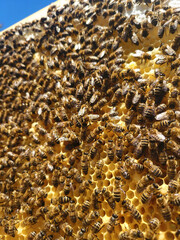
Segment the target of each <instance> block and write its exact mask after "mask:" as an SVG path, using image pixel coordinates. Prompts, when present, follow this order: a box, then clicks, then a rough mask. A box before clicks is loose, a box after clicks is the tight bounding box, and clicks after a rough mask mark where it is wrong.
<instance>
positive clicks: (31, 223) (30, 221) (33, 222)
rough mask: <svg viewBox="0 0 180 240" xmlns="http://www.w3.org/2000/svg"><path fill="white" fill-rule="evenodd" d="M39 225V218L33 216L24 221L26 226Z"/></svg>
mask: <svg viewBox="0 0 180 240" xmlns="http://www.w3.org/2000/svg"><path fill="white" fill-rule="evenodd" d="M36 223H37V217H34V216H31V217H26V218H25V219H24V224H25V225H29V224H30V225H34V224H36Z"/></svg>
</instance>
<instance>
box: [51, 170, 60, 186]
mask: <svg viewBox="0 0 180 240" xmlns="http://www.w3.org/2000/svg"><path fill="white" fill-rule="evenodd" d="M59 177H60V172H59V171H58V170H57V169H55V170H54V171H53V174H52V185H53V186H54V187H57V186H58V185H59Z"/></svg>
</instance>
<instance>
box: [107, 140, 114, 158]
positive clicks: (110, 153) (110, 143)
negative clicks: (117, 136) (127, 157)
mask: <svg viewBox="0 0 180 240" xmlns="http://www.w3.org/2000/svg"><path fill="white" fill-rule="evenodd" d="M107 155H108V158H109V160H110V161H113V160H114V143H113V140H108V150H107Z"/></svg>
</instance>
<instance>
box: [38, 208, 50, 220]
mask: <svg viewBox="0 0 180 240" xmlns="http://www.w3.org/2000/svg"><path fill="white" fill-rule="evenodd" d="M47 212H48V208H47V207H40V208H38V209H37V211H36V214H35V215H36V217H37V218H39V217H43V218H44V216H45V214H46V213H47Z"/></svg>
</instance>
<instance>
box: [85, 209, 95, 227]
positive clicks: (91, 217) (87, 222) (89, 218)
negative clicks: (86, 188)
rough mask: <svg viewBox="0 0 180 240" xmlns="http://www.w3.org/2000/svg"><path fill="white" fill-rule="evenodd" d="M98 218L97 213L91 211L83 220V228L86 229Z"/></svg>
mask: <svg viewBox="0 0 180 240" xmlns="http://www.w3.org/2000/svg"><path fill="white" fill-rule="evenodd" d="M98 217H99V212H98V211H91V212H90V213H89V214H88V215H87V216H86V217H85V218H84V220H83V223H82V224H83V226H85V227H87V226H89V225H91V224H92V222H93V221H94V220H95V219H97V218H98Z"/></svg>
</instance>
